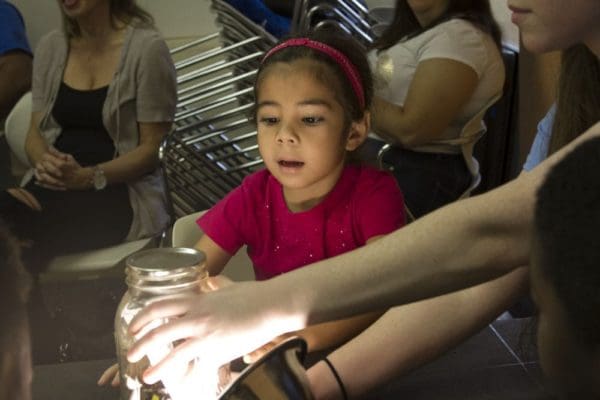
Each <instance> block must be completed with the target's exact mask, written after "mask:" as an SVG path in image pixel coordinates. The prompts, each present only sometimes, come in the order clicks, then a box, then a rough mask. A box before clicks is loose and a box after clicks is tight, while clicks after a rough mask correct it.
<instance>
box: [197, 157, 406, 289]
mask: <svg viewBox="0 0 600 400" xmlns="http://www.w3.org/2000/svg"><path fill="white" fill-rule="evenodd" d="M404 222H405V218H404V201H403V198H402V193H401V192H400V189H399V188H398V185H397V183H396V181H395V179H394V178H393V177H392V176H391V175H390V174H389V173H387V172H384V171H379V170H376V169H374V168H371V167H366V166H357V165H349V166H347V167H346V168H345V169H344V171H343V173H342V176H341V177H340V179H339V181H338V182H337V184H336V185H335V187H334V188H333V190H332V191H331V192H330V193H329V194H328V195H327V197H326V198H325V199H324V200H323V201H322V202H321V203H320V204H318V205H316V206H315V207H313V208H312V209H310V210H307V211H302V212H296V213H293V212H291V211H289V210H288V208H287V205H286V204H285V199H284V197H283V190H282V187H281V184H280V183H279V182H278V181H277V180H276V179H275V178H274V177H273V176H272V175H271V174H270V173H269V171H268V170H266V169H265V170H261V171H258V172H256V173H254V174H252V175H249V176H248V177H246V178H245V179H244V181H243V182H242V184H241V185H240V186H239V187H237V188H236V189H234V190H233V191H231V192H230V193H229V194H228V195H227V196H226V197H225V198H224V199H223V200H221V201H220V202H219V203H217V204H216V205H215V206H214V207H212V208H211V209H210V210H209V211H207V212H206V213H205V214H204V215H203V216H202V217H200V218H199V219H198V221H197V223H198V225H199V226H200V227H201V228H202V230H203V231H204V233H205V234H207V235H208V236H209V237H210V238H211V239H212V240H213V241H215V243H217V244H218V245H219V246H221V248H223V249H224V250H225V251H227V252H228V253H230V254H235V253H236V252H237V251H238V250H239V249H240V247H242V246H243V245H247V246H248V255H249V257H250V259H251V260H252V262H253V264H254V272H255V275H256V279H258V280H263V279H268V278H271V277H273V276H275V275H279V274H282V273H284V272H288V271H291V270H294V269H296V268H299V267H302V266H304V265H307V264H310V263H313V262H316V261H319V260H322V259H325V258H329V257H333V256H336V255H338V254H341V253H345V252H347V251H350V250H353V249H355V248H357V247H360V246H363V245H364V244H365V243H366V241H367V240H368V239H369V238H371V237H373V236H377V235H384V234H387V233H390V232H392V231H394V230H396V229H398V228H400V227H401V226H403V225H404Z"/></svg>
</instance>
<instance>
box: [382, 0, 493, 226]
mask: <svg viewBox="0 0 600 400" xmlns="http://www.w3.org/2000/svg"><path fill="white" fill-rule="evenodd" d="M371 58H372V64H373V69H374V75H375V90H376V92H375V94H376V96H375V100H374V102H373V130H374V131H375V133H376V134H377V135H378V136H380V137H382V138H383V139H385V140H386V141H387V142H389V143H390V144H391V145H392V148H391V150H389V151H387V152H386V153H385V154H384V155H383V163H384V165H385V166H386V167H387V168H389V169H391V170H393V173H394V175H395V176H396V179H397V180H398V182H399V183H400V187H401V188H402V190H403V192H404V194H405V202H406V206H407V208H408V210H409V211H410V212H411V213H412V215H413V217H415V218H418V217H420V216H422V215H423V214H426V213H428V212H430V211H432V210H434V209H436V208H438V207H440V206H442V205H444V204H447V203H449V202H452V201H454V200H456V199H458V198H460V197H462V196H464V195H468V192H469V191H470V189H472V188H473V186H474V185H476V184H477V183H478V180H479V172H478V164H477V161H476V160H475V159H474V158H473V157H472V150H473V146H474V144H475V142H476V141H477V139H478V138H479V137H480V136H481V134H482V133H483V132H484V130H485V126H484V124H483V122H482V117H483V114H484V113H485V111H486V110H487V108H488V107H490V106H491V105H492V104H493V103H494V102H495V101H496V100H497V99H498V98H499V97H500V95H501V93H502V88H503V85H504V64H503V61H502V57H501V53H500V31H499V28H498V26H497V24H496V22H495V21H494V19H493V17H492V14H491V11H490V6H489V2H488V1H487V0H485V1H481V0H471V1H456V0H431V1H419V2H416V1H410V0H398V1H397V2H396V9H395V16H394V20H393V22H392V24H391V25H390V26H389V28H388V29H387V30H386V31H385V32H384V33H383V34H382V36H381V37H380V38H379V39H378V40H377V41H376V43H375V44H374V51H373V52H372V54H371ZM370 143H371V145H373V143H374V141H373V140H371V142H370ZM380 145H381V144H379V146H380Z"/></svg>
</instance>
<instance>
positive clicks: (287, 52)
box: [254, 29, 373, 124]
mask: <svg viewBox="0 0 600 400" xmlns="http://www.w3.org/2000/svg"><path fill="white" fill-rule="evenodd" d="M294 37H307V38H309V39H312V40H314V41H317V42H321V43H323V44H326V45H328V46H330V47H333V48H334V49H336V50H338V51H339V52H341V53H342V54H344V55H345V56H346V57H347V58H348V60H350V62H351V63H352V64H353V65H354V66H355V67H356V69H357V71H358V74H359V75H360V80H361V84H362V87H363V91H364V97H365V103H364V107H362V106H361V104H360V102H359V99H358V98H357V96H356V94H355V93H354V90H353V89H352V85H351V84H350V81H349V79H348V77H347V76H346V74H345V73H344V71H343V70H342V68H341V67H340V65H339V64H338V63H337V62H336V61H335V60H333V59H332V58H331V57H329V56H328V55H326V54H323V53H321V52H320V51H317V50H313V49H311V48H309V47H302V46H293V47H287V48H284V49H281V50H279V51H277V52H275V53H274V54H272V55H270V56H269V57H268V58H267V59H265V60H264V61H263V63H262V64H261V66H260V68H259V70H258V74H257V76H256V82H255V85H254V97H255V98H256V99H258V88H259V86H260V83H261V81H262V79H263V77H264V74H265V73H266V72H267V71H268V70H269V66H271V65H273V64H275V63H292V62H294V61H297V60H302V59H306V60H313V61H315V62H317V63H319V64H320V65H322V66H324V67H325V69H324V71H323V72H322V73H317V75H316V78H317V79H319V81H320V82H322V83H323V84H324V85H326V86H328V87H329V88H330V89H331V90H332V91H333V92H334V93H335V96H336V99H337V100H338V102H339V103H340V104H341V105H342V108H343V109H344V112H345V114H346V122H347V123H348V124H349V123H350V122H351V121H357V120H359V119H361V118H362V117H363V116H364V113H365V111H366V110H368V109H369V108H370V107H371V101H372V99H373V78H372V75H371V69H370V67H369V62H368V60H367V57H366V54H365V51H364V49H363V48H362V47H361V45H360V44H359V43H358V42H357V41H356V40H355V39H353V38H352V37H349V36H347V35H342V34H340V33H339V32H338V31H337V30H333V29H331V30H330V29H319V30H317V31H314V32H311V33H307V34H300V35H294ZM290 38H291V37H288V38H286V39H284V40H283V41H285V40H288V39H290Z"/></svg>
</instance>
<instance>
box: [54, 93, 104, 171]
mask: <svg viewBox="0 0 600 400" xmlns="http://www.w3.org/2000/svg"><path fill="white" fill-rule="evenodd" d="M107 91H108V86H104V87H101V88H98V89H92V90H78V89H73V88H72V87H69V86H68V85H67V84H66V83H64V82H61V84H60V88H59V90H58V96H57V97H56V102H55V103H54V108H53V110H52V115H53V116H54V119H55V120H56V122H58V124H59V125H60V126H61V128H62V132H61V134H60V136H59V137H58V138H57V139H56V142H55V143H54V147H56V148H57V149H58V150H60V151H62V152H64V153H68V154H71V155H73V157H74V158H75V160H77V162H78V163H79V164H80V165H81V166H84V167H85V166H89V165H96V164H98V163H101V162H104V161H108V160H111V159H112V158H113V155H114V152H115V146H114V144H113V141H112V139H111V137H110V136H109V134H108V132H107V130H106V128H105V127H104V123H103V122H102V108H103V106H104V101H105V100H106V93H107Z"/></svg>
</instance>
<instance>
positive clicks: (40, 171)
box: [35, 146, 67, 190]
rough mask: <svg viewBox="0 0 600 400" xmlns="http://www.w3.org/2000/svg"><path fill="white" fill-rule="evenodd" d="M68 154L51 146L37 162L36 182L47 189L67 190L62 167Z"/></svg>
mask: <svg viewBox="0 0 600 400" xmlns="http://www.w3.org/2000/svg"><path fill="white" fill-rule="evenodd" d="M66 156H67V154H65V153H61V152H59V151H58V150H56V149H55V148H54V147H52V146H50V147H49V148H48V150H47V151H46V152H45V153H44V154H43V155H42V157H41V159H40V160H39V161H38V162H37V163H36V164H35V179H36V183H37V184H38V185H40V186H43V187H45V188H47V189H52V190H66V189H67V188H66V186H65V184H64V182H63V180H62V179H63V172H62V168H63V165H64V163H65V162H66V161H67V160H66Z"/></svg>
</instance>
